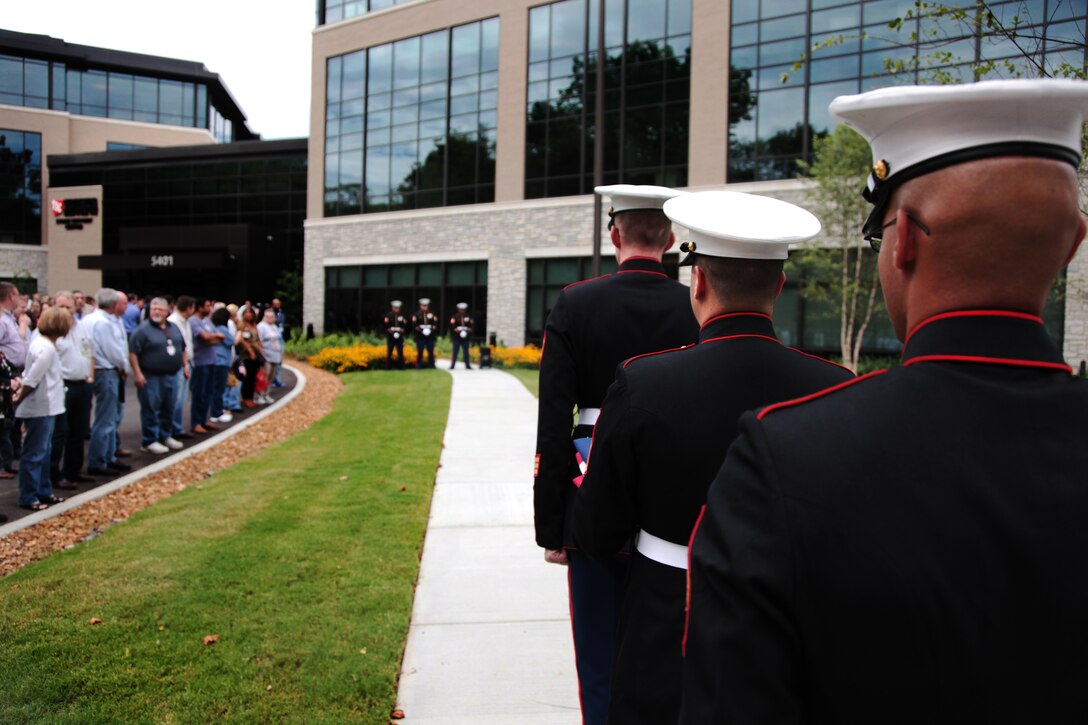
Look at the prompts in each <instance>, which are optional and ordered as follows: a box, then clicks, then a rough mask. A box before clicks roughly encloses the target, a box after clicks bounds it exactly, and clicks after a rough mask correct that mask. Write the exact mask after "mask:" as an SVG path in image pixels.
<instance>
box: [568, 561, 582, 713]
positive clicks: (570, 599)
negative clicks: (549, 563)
mask: <svg viewBox="0 0 1088 725" xmlns="http://www.w3.org/2000/svg"><path fill="white" fill-rule="evenodd" d="M567 608H568V609H569V610H570V639H571V641H572V642H574V679H576V680H578V710H579V711H580V712H581V713H582V725H586V712H585V708H584V707H582V678H581V677H579V676H578V638H577V637H575V636H574V575H573V574H571V571H570V561H567Z"/></svg>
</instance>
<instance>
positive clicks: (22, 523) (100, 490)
mask: <svg viewBox="0 0 1088 725" xmlns="http://www.w3.org/2000/svg"><path fill="white" fill-rule="evenodd" d="M283 367H285V368H287V369H288V370H290V371H291V372H292V373H294V375H295V380H297V381H298V382H296V383H295V387H294V388H292V389H291V391H290V392H289V393H287V395H285V396H283V397H282V398H280V399H279V400H277V401H276V402H275V404H273V405H270V406H268V407H267V408H265V409H264V410H262V411H261V412H259V413H257V414H256V415H254V416H253V417H251V418H246V419H245V420H243V421H242V422H241V423H239V424H238V425H235V426H231V427H230V428H228V429H227V430H225V431H223V432H222V433H218V434H217V435H216V436H215V437H214V438H209V439H208V440H205V441H201V442H200V443H197V444H196V445H194V446H193V447H191V448H188V447H187V448H185V449H184V450H182V451H178V452H177V453H175V454H173V455H170V456H167V457H166V458H162V459H159V460H158V461H156V462H155V463H152V464H151V465H150V466H144V467H143V468H141V469H139V470H136V471H133V472H132V473H129V474H126V475H124V476H121V477H120V478H116V479H114V480H112V481H110V482H109V483H105V484H103V485H101V486H98V487H96V488H92V489H91V490H90V491H84V492H83V493H80V494H77V495H75V496H73V497H71V498H69V499H66V500H65V501H64V503H59V504H57V505H56V506H50V507H49V508H47V509H45V510H44V511H36V512H34V513H32V514H30V515H29V516H24V517H23V518H21V519H18V520H17V521H12V522H11V523H9V524H4V525H3V526H0V538H3V537H4V536H7V535H8V534H14V533H15V532H16V531H21V530H22V529H25V528H27V527H28V526H33V525H34V524H37V523H40V522H42V521H45V520H47V519H51V518H53V517H54V516H59V515H60V514H62V513H64V512H65V511H71V510H72V509H74V508H79V507H80V506H82V505H83V504H85V503H89V502H91V501H97V500H98V499H100V498H103V497H105V496H108V495H110V494H111V493H113V492H114V491H119V490H121V489H122V488H125V487H127V486H131V485H132V484H134V483H136V482H137V481H141V480H143V479H145V478H147V477H148V476H150V475H152V474H154V473H158V472H159V471H162V470H163V469H166V468H169V467H170V466H172V465H174V464H175V463H178V462H180V461H183V460H185V459H186V458H188V457H190V456H195V455H196V454H197V453H201V452H203V451H206V450H208V449H209V448H212V447H213V446H215V444H217V443H219V442H221V441H223V440H225V439H227V438H230V437H231V436H233V435H237V434H238V433H240V432H242V431H244V430H245V429H246V428H249V427H250V426H251V425H254V424H255V423H257V422H259V421H262V420H264V419H265V418H267V417H268V416H270V415H272V414H273V413H275V412H276V411H277V410H279V409H280V408H282V407H283V406H285V405H287V404H288V403H290V402H291V401H292V400H294V399H295V398H296V397H298V396H299V395H300V394H301V393H302V391H303V390H305V389H306V376H305V375H303V374H302V371H301V370H299V369H298V368H296V367H294V366H293V365H287V364H286V363H285V364H284V366H283Z"/></svg>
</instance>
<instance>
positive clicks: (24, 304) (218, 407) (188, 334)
mask: <svg viewBox="0 0 1088 725" xmlns="http://www.w3.org/2000/svg"><path fill="white" fill-rule="evenodd" d="M285 327H286V315H285V312H284V309H283V306H282V304H281V303H280V300H278V299H274V300H272V302H271V303H269V304H267V305H262V306H258V305H254V304H253V303H252V302H251V301H249V300H247V301H246V302H245V303H244V304H242V305H241V306H239V305H235V304H225V303H223V302H219V301H216V300H212V299H210V298H203V297H202V298H193V297H190V296H187V295H181V296H179V297H177V298H176V299H173V298H171V297H168V296H158V297H151V298H148V299H144V298H141V297H140V296H139V295H137V294H135V293H128V294H126V293H124V292H119V291H117V290H114V289H110V288H103V289H100V290H98V291H97V292H96V293H95V294H94V295H87V294H85V293H83V292H82V291H80V290H73V291H68V290H63V291H59V292H56V293H55V294H52V295H48V294H37V293H35V294H33V295H22V294H20V292H19V289H18V288H17V287H16V286H15V285H14V284H12V283H10V282H0V479H14V478H16V477H18V486H19V506H20V507H21V508H24V509H28V510H30V511H40V510H42V509H45V508H48V507H49V506H51V505H54V504H57V503H60V502H62V501H63V500H64V497H63V496H59V495H57V494H56V493H55V492H54V491H55V489H61V490H78V488H79V486H80V484H88V483H94V482H95V481H97V480H98V478H99V477H110V476H116V475H119V474H121V473H124V472H127V471H130V470H132V466H131V465H130V464H129V463H126V462H124V461H123V460H122V459H124V458H128V457H130V456H132V451H131V450H129V449H126V448H125V447H124V446H123V445H122V442H121V436H120V433H119V428H120V424H121V420H122V417H123V413H124V406H125V403H126V400H125V391H126V387H127V384H128V382H129V380H130V378H131V382H132V383H133V385H134V387H135V389H136V396H137V399H138V402H139V406H140V444H139V448H140V450H141V451H143V452H145V453H150V454H154V455H163V454H166V453H169V452H170V451H176V450H180V449H182V448H184V447H185V443H184V442H183V441H185V440H187V439H192V438H195V437H199V436H206V435H208V434H210V433H212V432H214V431H216V430H218V429H219V426H220V424H225V423H229V422H231V420H232V419H233V415H234V414H236V413H240V412H243V411H245V410H247V409H251V408H255V407H257V406H259V405H266V404H268V403H271V402H273V400H272V397H271V395H270V394H269V391H270V389H271V388H273V387H283V385H284V383H283V381H282V380H281V379H280V368H281V365H282V363H283V354H284V331H285ZM187 406H188V408H189V426H188V428H186V427H185V411H186V407H187ZM16 459H18V461H19V465H18V469H16V468H15V460H16ZM3 520H6V519H5V518H4V517H3V515H2V514H0V521H3Z"/></svg>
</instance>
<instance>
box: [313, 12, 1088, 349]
mask: <svg viewBox="0 0 1088 725" xmlns="http://www.w3.org/2000/svg"><path fill="white" fill-rule="evenodd" d="M986 6H987V7H988V8H989V9H990V10H992V12H993V21H994V22H996V23H1003V24H1004V26H1005V27H1006V28H1009V27H1015V29H1016V33H1017V35H1016V37H1015V39H1013V38H1009V37H1008V36H1007V35H1003V34H1002V33H1000V32H998V31H996V30H994V29H992V28H987V29H985V30H984V31H983V32H981V33H979V32H976V31H975V30H973V29H972V26H971V25H970V24H969V23H968V24H958V23H949V22H944V23H943V24H942V25H940V26H935V25H934V24H927V23H926V22H922V21H919V20H918V19H916V18H913V16H912V17H911V18H905V16H906V14H907V13H909V12H911V11H914V10H915V8H914V0H552V1H551V2H542V1H541V0H501V1H499V0H491V1H484V0H481V1H480V2H477V3H465V2H463V1H461V0H406V1H404V2H393V1H392V0H382V2H378V0H324V1H323V2H321V3H319V4H318V18H319V27H318V28H317V30H315V32H314V56H313V58H314V67H315V70H316V71H317V72H316V73H315V81H316V82H315V86H314V89H313V97H312V103H313V105H314V116H315V118H316V117H320V118H323V119H324V124H322V126H321V127H318V128H315V129H313V133H312V136H311V139H310V148H309V159H310V166H311V169H310V180H311V181H310V192H309V195H308V199H307V218H308V222H307V230H306V240H307V241H306V243H307V260H308V262H307V270H306V274H305V288H306V303H305V304H306V307H307V310H306V316H307V318H308V319H310V320H312V321H313V322H314V323H315V326H320V325H322V324H324V325H326V326H327V327H328V329H333V328H335V329H347V330H351V329H354V328H355V326H359V327H360V328H365V327H367V326H368V325H369V324H370V322H369V321H370V320H371V319H372V313H371V312H370V311H368V310H369V308H371V307H374V306H376V305H377V300H378V297H377V296H375V295H377V293H376V292H373V291H372V290H378V289H384V290H388V289H391V288H395V289H396V290H398V292H397V294H398V295H401V292H400V290H403V291H404V294H403V295H402V296H407V291H408V290H413V294H414V293H415V292H414V291H417V290H418V289H420V288H422V287H423V286H427V285H429V286H427V289H428V290H437V292H432V293H431V294H430V295H429V296H431V297H432V298H435V297H436V296H442V295H443V294H444V293H443V292H442V291H441V290H442V287H443V286H444V285H447V284H448V283H447V282H446V281H444V278H443V277H442V276H441V274H442V273H441V272H434V271H430V272H426V274H428V275H432V276H431V277H428V279H429V280H431V281H430V282H428V283H427V285H422V284H421V283H419V282H418V281H416V282H414V283H412V284H411V285H409V284H407V282H405V283H404V284H400V283H398V284H397V285H393V283H392V282H391V281H387V282H386V283H384V285H385V286H382V285H378V284H377V283H376V282H375V285H371V284H370V282H368V279H369V278H368V276H367V275H368V274H370V273H372V274H374V275H380V274H388V275H392V274H394V271H393V270H399V271H396V272H395V274H397V275H405V276H404V279H405V280H407V275H408V274H409V271H406V270H415V272H413V274H417V275H418V274H422V273H423V272H421V271H420V270H423V269H427V270H441V269H443V268H442V267H441V265H442V264H445V263H447V262H458V263H462V262H464V263H468V262H472V263H473V264H479V265H484V266H483V267H481V268H486V278H485V279H486V281H485V282H482V283H481V282H480V281H479V280H477V282H476V285H477V286H476V288H475V290H476V291H475V292H474V295H475V296H474V298H473V299H474V304H477V305H485V306H486V319H487V324H488V327H489V328H490V329H489V330H488V331H494V332H496V333H497V336H498V337H499V339H503V340H505V341H506V342H507V343H509V344H516V343H520V342H524V341H537V342H539V341H540V338H541V335H542V331H543V323H544V319H545V318H546V316H547V314H548V312H549V311H550V308H551V306H552V304H554V300H555V298H556V296H557V295H558V294H559V292H560V290H561V289H562V287H563V286H564V285H566V284H569V283H570V282H574V281H577V280H578V279H581V278H584V277H587V276H590V275H591V274H592V267H593V265H592V261H591V260H592V257H591V254H592V239H593V236H594V230H593V226H592V225H593V197H592V189H593V186H594V152H595V150H596V149H595V145H596V144H597V143H598V142H600V143H601V145H602V149H603V160H604V166H603V179H602V181H603V183H605V184H610V183H635V184H659V185H664V186H672V187H687V188H722V187H723V186H726V185H728V186H729V187H730V188H736V189H737V190H749V191H752V192H754V193H759V194H765V195H770V196H775V197H778V198H782V199H785V200H788V201H791V202H794V203H798V204H801V205H808V206H812V204H813V203H814V202H813V201H812V200H811V199H810V197H809V195H808V192H807V189H808V188H809V187H808V182H806V181H805V180H804V179H802V178H799V177H800V168H799V166H798V162H799V161H811V160H812V153H813V146H814V141H815V140H816V139H818V138H819V137H821V136H822V135H824V134H826V133H828V132H829V131H831V130H832V128H833V125H834V124H833V122H832V120H831V119H830V117H829V115H828V113H827V106H828V104H829V103H830V101H831V100H832V99H833V98H834V97H836V96H839V95H844V94H853V93H859V92H863V91H867V90H870V89H873V88H878V87H882V86H888V85H893V84H901V83H918V82H931V81H933V80H934V79H935V76H940V79H941V80H956V81H965V82H970V81H973V80H976V79H981V78H989V77H997V76H1000V77H1010V76H1014V75H1016V74H1021V75H1037V74H1038V72H1051V71H1053V70H1055V69H1056V68H1058V67H1059V66H1061V65H1062V64H1067V65H1068V66H1069V67H1072V68H1082V69H1083V68H1085V67H1086V56H1085V53H1086V47H1088V44H1086V43H1085V22H1086V16H1088V4H1086V3H1085V2H1084V1H1083V0H1011V1H1009V0H1003V1H998V2H990V3H987V4H986ZM602 7H603V10H604V28H603V31H604V48H605V51H604V63H603V66H602V69H603V73H604V78H603V81H604V96H603V98H602V103H603V108H604V125H603V127H602V128H601V129H597V128H596V114H595V110H596V106H597V98H596V86H597V75H598V66H599V65H601V64H599V62H598V52H597V45H598V40H597V37H598V27H597V24H598V13H599V11H600V10H601V9H602ZM897 18H905V20H904V22H902V23H901V24H900V26H899V27H898V29H892V28H889V23H892V22H893V21H895V20H896V19H897ZM938 27H939V29H940V31H941V32H942V33H943V34H944V35H943V36H942V38H943V39H942V40H941V42H940V43H939V44H937V45H936V46H934V45H932V44H928V43H927V41H928V40H929V39H931V38H932V37H933V36H932V32H933V31H934V30H935V29H938ZM982 27H984V28H986V24H985V23H983V26H982ZM470 38H471V40H470ZM477 38H479V41H478V42H479V52H478V54H477V48H476V42H477V41H476V39H477ZM919 38H920V39H921V40H919ZM1014 40H1015V42H1014ZM813 46H820V47H819V48H818V49H817V50H815V51H813V50H812V48H813ZM934 50H935V51H936V52H934ZM1025 51H1026V52H1027V54H1028V55H1029V56H1030V60H1027V61H1025V60H1024V58H1023V54H1024V52H1025ZM462 59H467V60H464V61H463V60H462ZM977 60H983V61H987V60H988V61H993V65H992V67H990V68H988V69H984V71H983V72H981V73H979V74H978V78H976V76H975V66H973V65H972V64H973V63H974V62H975V61H977ZM1033 64H1037V65H1033ZM318 184H320V186H318ZM859 223H860V222H859ZM602 232H604V234H603V238H604V245H603V246H604V255H605V259H604V260H602V261H603V264H602V266H601V270H602V272H607V271H608V270H609V269H610V268H611V254H610V249H609V243H608V235H607V231H606V230H603V229H602ZM670 257H672V255H670ZM672 264H674V262H671V261H670V262H669V265H672ZM436 265H437V266H436ZM372 267H373V268H374V269H375V270H376V269H378V268H382V269H384V270H385V272H379V271H372V272H368V270H370V269H371V268H372ZM673 273H674V272H673V268H672V267H671V266H670V274H673ZM676 274H677V276H678V277H679V278H680V279H681V280H682V281H686V279H687V273H686V271H685V270H679V272H676ZM434 275H437V276H434ZM375 279H376V278H375ZM389 279H390V280H392V277H390V278H389ZM1071 279H1079V277H1077V274H1071ZM368 290H369V291H368ZM485 290H486V294H485V293H484V291H485ZM382 294H383V295H384V296H382V297H381V299H382V301H383V303H384V301H387V299H386V298H387V297H388V296H389V295H388V294H385V293H382ZM368 295H369V296H371V297H373V302H367V303H364V302H363V300H364V299H369V297H368ZM483 298H486V299H483ZM1067 299H1071V298H1067ZM1086 299H1088V296H1086ZM405 302H406V304H407V303H408V302H409V301H408V300H405ZM1070 304H1072V303H1069V302H1067V303H1066V305H1065V308H1064V309H1065V314H1064V319H1063V313H1062V310H1061V309H1057V310H1056V311H1055V313H1056V314H1054V315H1051V314H1050V313H1049V312H1048V322H1050V323H1052V327H1051V329H1052V330H1053V331H1054V332H1055V335H1056V336H1057V337H1059V338H1060V339H1064V340H1065V341H1066V343H1067V347H1068V345H1069V344H1071V343H1070V342H1069V340H1070V339H1071V338H1069V335H1070V334H1074V335H1080V336H1081V337H1083V338H1084V340H1083V342H1082V343H1076V344H1078V345H1082V346H1083V348H1084V349H1083V352H1075V353H1073V354H1072V357H1075V356H1076V355H1082V356H1083V357H1088V333H1084V334H1081V333H1077V332H1076V330H1077V329H1080V328H1077V327H1076V324H1074V323H1075V319H1081V318H1080V317H1076V316H1074V317H1073V318H1070V316H1069V314H1070V313H1069V312H1068V311H1069V310H1070V309H1071V308H1070ZM1082 306H1084V307H1085V309H1084V310H1078V311H1077V312H1076V315H1079V316H1082V317H1086V318H1088V303H1086V304H1085V305H1082ZM779 308H780V311H779V313H778V314H777V315H776V323H777V325H778V327H779V329H780V330H781V331H782V334H783V337H784V338H786V339H788V340H789V342H790V343H791V344H794V345H798V346H800V347H802V348H804V349H806V350H811V351H815V352H833V351H835V350H837V347H838V339H837V334H833V333H834V331H835V329H836V318H835V315H834V311H831V312H829V311H828V310H826V309H823V308H822V307H821V306H820V305H818V304H815V303H813V302H812V301H811V300H805V299H803V298H802V297H801V296H800V295H799V293H798V290H797V288H796V287H793V286H788V287H787V289H786V291H785V293H784V297H783V300H782V301H781V302H780V305H779ZM1059 308H1060V306H1059ZM484 312H485V310H484V309H478V310H476V315H477V317H484V316H485V315H484V314H483V313H484ZM1083 327H1085V329H1086V330H1088V326H1083ZM871 330H872V335H871V337H869V338H868V340H869V342H868V343H867V348H868V349H869V350H870V351H871V352H873V353H887V352H894V350H895V348H896V346H897V343H896V341H895V340H894V338H893V337H892V335H891V332H890V329H888V328H887V326H885V325H883V323H882V322H880V321H877V322H875V323H874V324H873V326H872V327H871ZM1070 330H1072V331H1073V332H1072V333H1070V332H1069V331H1070ZM1063 331H1065V332H1064V333H1063ZM480 332H481V333H482V332H483V331H482V330H480ZM1063 335H1064V337H1063ZM1078 350H1079V348H1078ZM1078 359H1080V358H1078Z"/></svg>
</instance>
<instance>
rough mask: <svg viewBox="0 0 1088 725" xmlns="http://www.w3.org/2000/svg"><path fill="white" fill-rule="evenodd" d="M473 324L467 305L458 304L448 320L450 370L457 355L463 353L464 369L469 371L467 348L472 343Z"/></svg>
mask: <svg viewBox="0 0 1088 725" xmlns="http://www.w3.org/2000/svg"><path fill="white" fill-rule="evenodd" d="M475 324H476V323H475V322H473V321H472V317H470V316H469V314H468V303H467V302H458V303H457V312H456V313H455V314H454V315H453V317H451V318H450V338H451V339H452V340H453V357H451V358H450V370H453V368H454V367H455V366H456V365H457V353H458V352H460V351H462V350H463V351H464V356H465V369H466V370H471V369H472V365H471V364H469V361H468V348H469V344H470V343H471V342H472V328H473V327H475Z"/></svg>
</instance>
